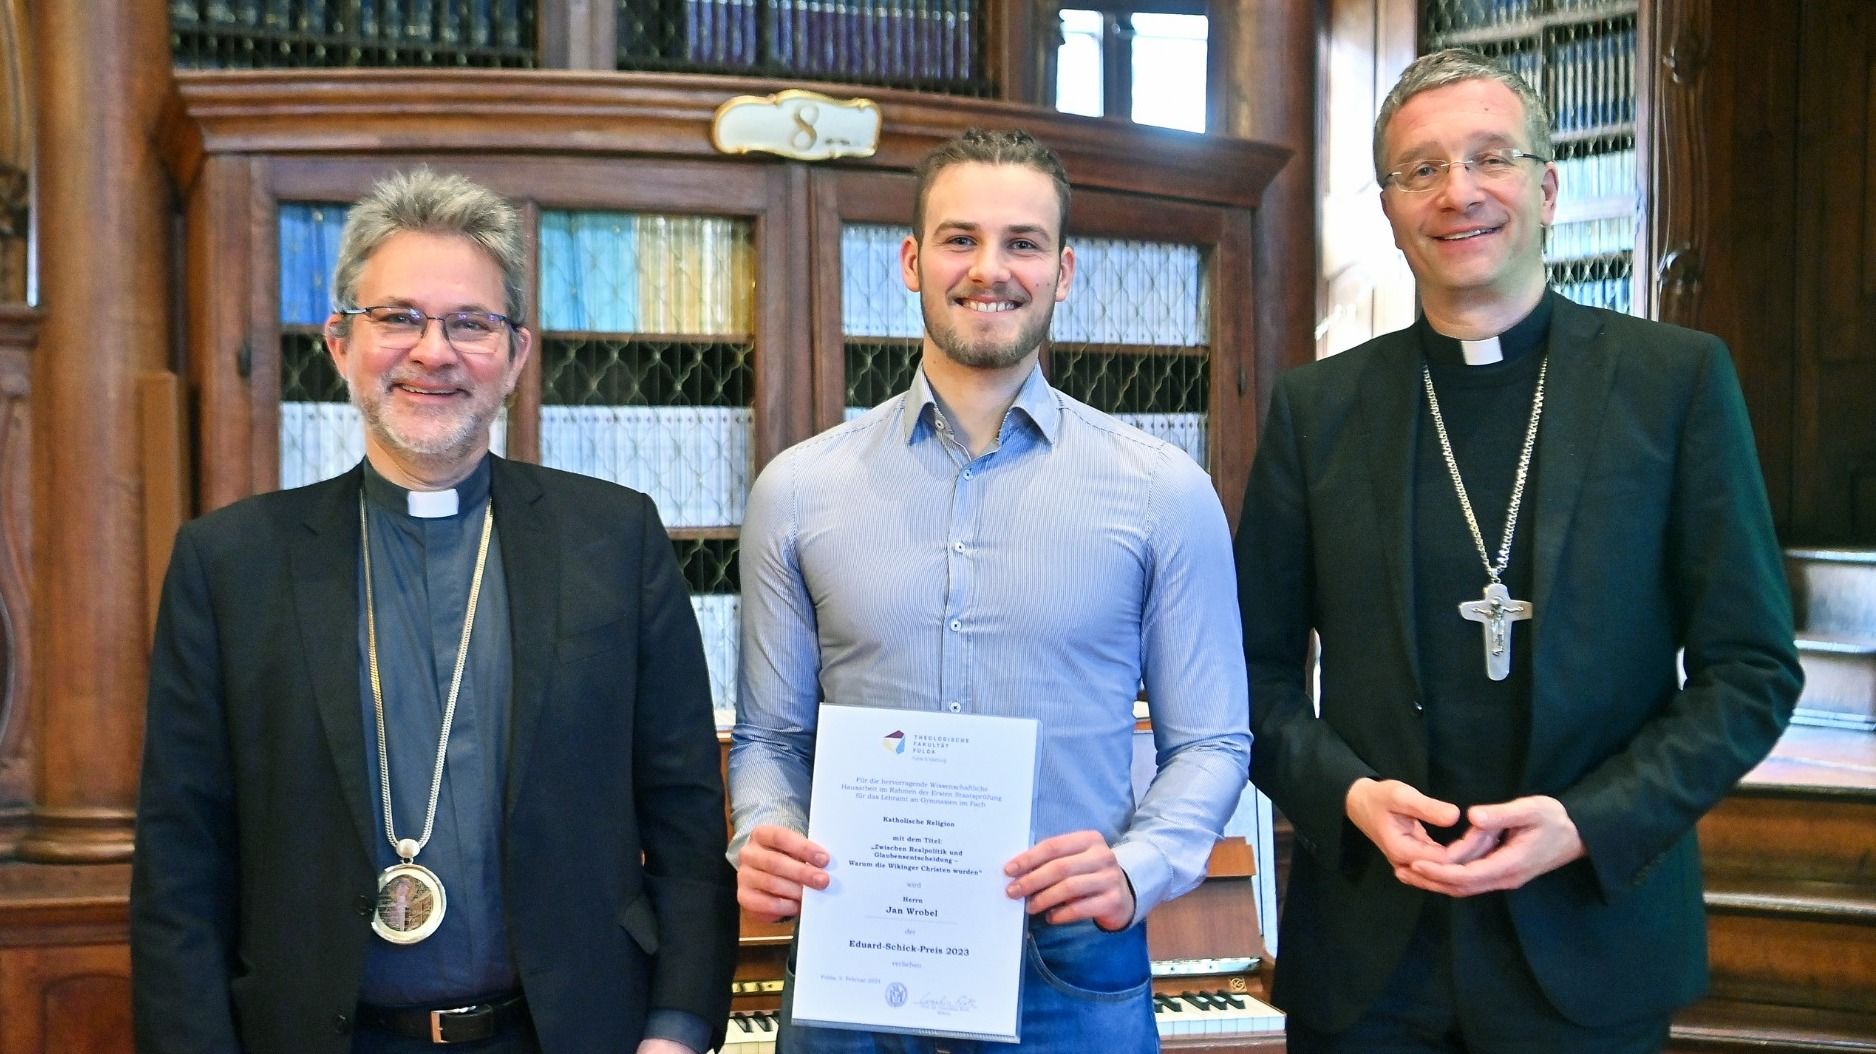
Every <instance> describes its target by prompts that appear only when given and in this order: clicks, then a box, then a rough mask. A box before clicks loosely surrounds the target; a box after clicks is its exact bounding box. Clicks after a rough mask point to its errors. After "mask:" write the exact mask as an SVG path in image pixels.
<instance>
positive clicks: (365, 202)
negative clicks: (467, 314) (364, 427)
mask: <svg viewBox="0 0 1876 1054" xmlns="http://www.w3.org/2000/svg"><path fill="white" fill-rule="evenodd" d="M406 231H412V232H418V233H423V234H453V235H456V236H457V237H461V238H467V239H469V240H470V241H472V242H474V243H475V244H476V245H478V246H480V247H481V248H482V251H484V252H486V253H488V254H489V257H490V258H491V259H493V260H494V261H495V265H496V266H497V267H499V268H501V272H502V296H503V298H504V300H505V303H504V304H503V305H502V313H503V314H505V315H507V316H508V317H509V318H511V319H513V320H514V324H515V325H517V326H519V325H521V324H522V320H523V319H524V318H526V317H527V290H526V283H525V274H526V271H527V253H526V251H525V248H524V247H523V245H522V241H521V218H520V216H519V215H518V214H517V213H516V212H515V209H514V206H512V205H510V204H509V203H508V202H507V201H506V200H504V199H503V198H502V196H501V195H499V194H497V193H495V192H494V191H492V190H489V189H488V188H487V187H484V186H482V185H481V184H479V183H475V182H472V181H470V180H469V179H466V178H464V177H463V176H459V175H456V174H455V173H441V174H439V173H436V172H432V171H430V169H429V168H427V167H421V168H415V169H412V170H410V171H409V172H399V173H396V174H393V175H390V176H387V177H385V178H384V179H381V180H379V181H378V182H377V183H376V184H375V185H374V186H373V187H372V188H371V192H370V193H368V194H366V195H365V196H364V197H362V198H360V199H358V203H357V204H355V205H353V206H352V208H351V211H349V212H347V213H346V214H345V230H344V231H343V232H342V233H341V234H340V235H339V262H338V266H337V267H335V268H333V272H332V289H333V292H334V294H335V296H336V298H337V304H336V305H335V306H337V307H342V308H351V307H359V306H361V305H360V304H359V303H358V276H359V273H360V272H361V271H363V270H364V269H365V261H366V260H369V259H370V258H371V254H372V253H374V252H377V251H378V249H379V248H380V247H382V246H383V245H384V243H385V242H386V241H388V240H390V238H391V236H392V235H395V234H402V233H404V232H406ZM351 321H352V316H350V315H342V316H340V317H339V319H338V321H337V323H336V324H335V325H334V327H333V328H334V329H335V330H336V331H337V332H338V333H339V334H341V335H343V334H345V333H348V332H350V330H351Z"/></svg>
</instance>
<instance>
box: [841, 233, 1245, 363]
mask: <svg viewBox="0 0 1876 1054" xmlns="http://www.w3.org/2000/svg"><path fill="white" fill-rule="evenodd" d="M905 235H906V231H905V228H903V227H897V226H889V225H882V224H848V225H847V226H846V227H844V228H843V229H842V230H841V236H840V255H841V331H842V332H843V333H844V334H846V335H847V336H849V337H919V336H922V335H923V334H924V332H925V326H924V320H923V318H922V317H921V315H920V313H919V305H918V295H917V294H916V293H913V292H911V291H909V290H907V289H906V288H905V282H904V280H903V278H902V276H901V273H900V266H899V246H900V244H901V243H902V242H903V241H904V239H905ZM1069 244H1070V245H1071V246H1072V247H1073V248H1074V250H1075V280H1074V287H1073V288H1072V289H1071V291H1070V293H1069V297H1068V299H1067V300H1066V301H1064V302H1062V303H1060V304H1057V305H1056V308H1055V322H1054V325H1053V327H1052V328H1051V330H1050V336H1051V338H1052V339H1053V340H1055V341H1056V342H1058V343H1065V342H1077V343H1089V344H1140V345H1152V346H1160V347H1204V346H1206V345H1208V344H1209V343H1210V341H1211V321H1210V302H1209V300H1208V298H1207V296H1208V294H1207V290H1206V283H1205V280H1204V279H1205V275H1204V266H1203V259H1202V257H1201V255H1200V253H1199V249H1198V247H1197V246H1193V245H1178V244H1172V243H1164V242H1144V241H1131V240H1119V239H1113V238H1085V239H1079V238H1078V239H1072V240H1071V241H1070V243H1069Z"/></svg>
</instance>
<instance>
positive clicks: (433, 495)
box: [404, 487, 459, 520]
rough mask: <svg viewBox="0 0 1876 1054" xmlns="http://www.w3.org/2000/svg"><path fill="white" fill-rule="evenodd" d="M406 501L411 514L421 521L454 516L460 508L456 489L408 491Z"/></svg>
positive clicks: (405, 495)
mask: <svg viewBox="0 0 1876 1054" xmlns="http://www.w3.org/2000/svg"><path fill="white" fill-rule="evenodd" d="M404 499H405V501H406V502H407V503H408V504H407V506H406V507H407V508H408V509H409V511H410V514H411V515H412V516H415V517H416V518H417V519H420V520H438V519H442V518H443V517H445V516H454V515H456V510H457V508H458V506H459V502H458V499H457V497H456V488H455V487H451V488H449V489H448V490H407V491H405V492H404Z"/></svg>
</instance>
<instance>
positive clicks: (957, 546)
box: [951, 542, 964, 553]
mask: <svg viewBox="0 0 1876 1054" xmlns="http://www.w3.org/2000/svg"><path fill="white" fill-rule="evenodd" d="M951 551H952V552H954V553H961V552H963V551H964V543H963V542H952V543H951Z"/></svg>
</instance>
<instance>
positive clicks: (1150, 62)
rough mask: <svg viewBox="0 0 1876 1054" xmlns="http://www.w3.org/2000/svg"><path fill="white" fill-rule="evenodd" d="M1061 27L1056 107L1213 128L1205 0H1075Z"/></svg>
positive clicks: (1066, 6) (1056, 63)
mask: <svg viewBox="0 0 1876 1054" xmlns="http://www.w3.org/2000/svg"><path fill="white" fill-rule="evenodd" d="M1055 28H1056V46H1055V48H1054V51H1053V60H1052V63H1051V65H1052V67H1053V76H1052V78H1051V79H1052V81H1053V85H1054V92H1055V106H1056V109H1058V110H1061V111H1063V112H1065V113H1076V114H1083V115H1085V116H1089V117H1102V116H1107V115H1115V116H1122V115H1124V116H1126V117H1128V118H1130V119H1132V120H1134V121H1137V122H1139V123H1141V124H1153V125H1161V126H1164V127H1167V128H1182V129H1185V130H1186V131H1191V132H1203V131H1205V130H1206V128H1207V127H1208V124H1209V115H1208V98H1209V87H1208V85H1209V81H1208V72H1209V67H1208V61H1207V49H1208V47H1209V42H1208V37H1209V35H1210V19H1209V17H1208V15H1207V5H1206V2H1205V0H1068V2H1066V3H1064V4H1063V5H1062V7H1061V9H1060V14H1059V20H1058V22H1057V25H1056V27H1055Z"/></svg>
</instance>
